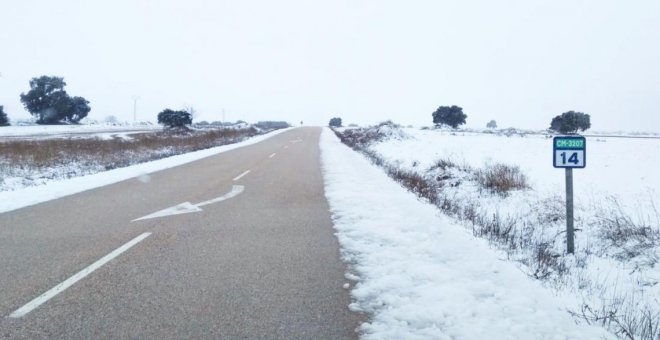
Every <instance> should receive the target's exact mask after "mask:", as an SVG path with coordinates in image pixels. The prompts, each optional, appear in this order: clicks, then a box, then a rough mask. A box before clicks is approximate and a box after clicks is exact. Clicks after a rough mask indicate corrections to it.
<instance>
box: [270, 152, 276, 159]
mask: <svg viewBox="0 0 660 340" xmlns="http://www.w3.org/2000/svg"><path fill="white" fill-rule="evenodd" d="M275 155H277V153H272V154H271V155H270V156H268V158H273V157H275Z"/></svg>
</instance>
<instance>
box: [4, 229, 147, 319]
mask: <svg viewBox="0 0 660 340" xmlns="http://www.w3.org/2000/svg"><path fill="white" fill-rule="evenodd" d="M149 235H151V233H144V234H142V235H140V236H138V237H136V238H134V239H132V240H130V241H128V242H127V243H126V244H124V245H123V246H121V247H119V248H117V249H115V250H113V251H112V253H110V254H108V255H106V256H103V257H102V258H101V259H100V260H98V261H96V262H94V263H92V264H90V265H89V266H88V267H87V268H85V269H83V270H81V271H79V272H78V273H76V274H75V275H73V276H71V277H70V278H68V279H66V280H65V281H63V282H62V283H60V284H58V285H57V286H55V287H53V288H51V289H50V290H48V291H47V292H45V293H43V294H41V295H39V296H38V297H36V298H35V299H34V300H32V301H30V302H28V303H27V304H26V305H25V306H23V307H21V308H19V309H17V310H16V311H15V312H13V313H11V314H10V315H9V317H10V318H20V317H22V316H25V314H27V313H30V312H31V311H33V310H34V309H35V308H37V307H39V306H41V305H42V304H43V303H45V302H46V301H48V300H50V299H52V298H53V297H55V295H57V294H59V293H61V292H63V291H64V290H66V289H67V288H69V287H71V286H72V285H73V284H75V283H76V282H78V281H80V280H82V279H83V278H85V276H87V275H89V274H91V273H92V272H93V271H95V270H97V269H99V268H101V267H102V266H103V265H104V264H106V263H108V262H110V260H112V259H114V258H115V257H117V256H119V255H121V254H122V253H123V252H125V251H127V250H128V249H130V248H131V247H133V246H134V245H136V244H138V243H139V242H140V241H142V240H144V239H145V238H147V237H149Z"/></svg>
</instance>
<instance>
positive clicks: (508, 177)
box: [476, 163, 529, 196]
mask: <svg viewBox="0 0 660 340" xmlns="http://www.w3.org/2000/svg"><path fill="white" fill-rule="evenodd" d="M476 175H477V181H478V182H479V184H480V185H481V186H482V187H483V188H485V189H488V190H490V191H491V192H494V193H497V194H499V195H502V196H506V195H508V193H509V192H510V191H512V190H524V189H527V188H529V185H528V184H527V177H526V176H525V175H524V174H523V173H522V172H521V171H520V168H519V167H517V166H515V165H507V164H500V163H498V164H492V165H488V166H486V167H485V168H484V169H480V170H479V171H477V172H476Z"/></svg>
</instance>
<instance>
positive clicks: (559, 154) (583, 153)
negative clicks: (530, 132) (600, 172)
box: [552, 136, 587, 254]
mask: <svg viewBox="0 0 660 340" xmlns="http://www.w3.org/2000/svg"><path fill="white" fill-rule="evenodd" d="M552 144H553V146H552V149H553V156H552V159H553V165H554V167H555V168H564V169H565V170H566V251H567V252H568V253H569V254H573V253H574V252H575V232H574V229H573V168H577V169H583V168H585V167H586V166H587V140H586V139H585V138H584V137H578V136H557V137H555V138H554V139H553V141H552Z"/></svg>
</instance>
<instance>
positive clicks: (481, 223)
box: [334, 114, 660, 340]
mask: <svg viewBox="0 0 660 340" xmlns="http://www.w3.org/2000/svg"><path fill="white" fill-rule="evenodd" d="M586 116H587V117H586V120H588V115H586ZM435 117H436V115H435V114H434V122H435ZM581 117H582V118H581V119H583V120H582V121H581V123H580V124H582V125H579V124H577V125H576V124H573V125H571V124H572V123H569V124H568V126H566V125H564V126H563V128H564V129H569V130H571V131H566V132H575V131H577V130H578V129H581V127H585V128H587V127H586V123H587V121H585V120H584V119H585V117H584V116H581ZM445 124H446V123H445ZM555 127H557V126H555ZM557 128H558V129H559V127H557ZM334 131H335V134H336V135H337V136H338V137H339V138H340V139H341V141H342V142H343V143H344V144H346V145H348V146H349V147H351V148H353V149H354V150H356V151H358V152H360V153H362V154H363V155H365V156H366V157H367V158H368V159H369V160H371V162H373V163H374V164H376V165H378V166H380V167H382V168H383V169H384V171H385V172H386V173H387V174H388V175H389V176H390V177H391V178H393V179H394V180H395V181H397V182H399V183H400V184H401V185H402V186H404V187H405V188H407V189H408V190H410V191H411V192H413V193H415V194H417V195H418V196H420V197H422V198H423V199H425V200H427V201H428V202H429V203H431V204H434V205H435V206H437V207H438V209H440V210H441V211H443V212H444V213H445V214H447V215H449V216H451V217H453V218H455V219H456V221H457V222H459V223H461V224H463V225H464V226H465V227H466V228H467V229H468V230H470V231H471V232H472V234H473V235H474V236H478V237H481V238H484V239H487V240H488V241H489V242H490V243H491V244H492V245H493V246H494V247H497V248H499V249H501V250H502V251H503V252H504V253H505V254H506V256H507V258H508V259H510V260H512V261H516V262H518V263H520V264H521V269H522V270H523V271H525V272H526V273H527V274H528V275H529V276H530V277H532V278H534V279H537V280H539V281H540V282H542V283H543V284H544V285H546V286H548V287H550V288H552V289H554V290H555V291H556V292H557V294H565V292H568V293H569V294H572V295H573V296H577V297H578V299H580V300H578V303H576V304H575V306H577V307H576V308H571V309H570V311H569V312H570V313H571V314H572V315H573V316H574V317H575V320H576V321H577V322H586V323H589V324H597V325H601V326H603V327H605V328H606V329H608V330H609V331H610V332H612V333H613V334H615V335H616V336H618V337H619V338H622V339H645V340H657V339H660V308H658V306H657V305H656V303H657V297H656V299H653V298H651V299H649V298H648V297H649V295H648V294H649V293H646V294H645V290H647V289H653V286H655V285H656V284H658V282H657V280H654V279H653V278H652V277H651V278H649V277H647V276H648V275H644V274H643V273H644V272H645V271H646V270H650V269H652V268H654V267H655V266H657V265H659V264H658V262H659V261H660V256H659V255H660V212H658V210H657V209H655V205H654V204H653V202H651V203H650V204H649V206H650V207H652V208H651V209H647V210H646V212H647V213H646V214H640V215H639V216H635V215H631V214H630V212H629V211H628V210H626V209H623V208H622V207H621V205H620V204H619V202H618V201H617V200H616V199H615V198H608V199H606V200H599V201H597V203H594V204H593V205H594V206H592V207H576V209H579V210H580V214H579V216H584V217H582V219H581V220H580V221H579V222H578V226H579V227H580V228H585V229H589V230H590V233H591V234H590V235H594V238H593V239H591V240H589V239H588V238H587V240H588V242H587V243H584V244H581V247H580V248H579V251H577V252H576V254H575V255H568V254H566V252H565V234H564V232H565V219H566V215H565V206H564V201H563V196H561V195H557V196H552V197H539V195H536V194H535V193H534V190H533V188H532V187H531V186H530V184H529V183H528V179H527V177H526V176H525V174H524V173H522V171H521V170H520V168H519V167H518V166H516V165H511V164H501V163H493V164H484V165H483V166H482V167H478V168H476V167H474V166H471V165H467V164H461V163H460V162H457V161H455V160H453V159H451V158H449V157H447V158H440V159H438V160H437V161H435V162H434V163H433V164H432V166H430V167H428V168H422V167H420V166H418V165H417V164H416V163H414V164H412V166H402V165H401V164H400V163H398V162H396V161H391V160H390V161H388V160H386V159H385V158H384V157H383V156H382V155H380V154H379V153H377V152H376V151H374V148H372V146H373V145H375V144H378V143H380V142H383V141H387V140H390V139H405V138H411V137H409V136H408V135H407V133H406V132H405V131H404V130H403V129H402V128H401V127H400V126H399V125H397V124H394V123H392V122H391V121H387V122H383V123H380V124H378V125H376V126H372V127H366V128H342V129H334ZM577 232H582V231H581V230H580V229H578V230H577ZM604 262H607V263H613V265H614V266H626V268H628V267H632V268H636V269H635V270H634V271H633V272H632V273H630V275H633V276H634V275H637V276H635V277H637V278H638V279H637V280H638V281H639V285H638V286H637V287H635V288H634V289H633V288H631V287H627V286H625V285H622V286H615V287H612V285H610V284H605V283H604V282H605V281H602V280H603V279H606V278H603V277H601V276H607V275H610V273H609V272H607V271H604V272H601V271H599V270H602V269H599V266H601V265H602V263H604Z"/></svg>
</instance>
